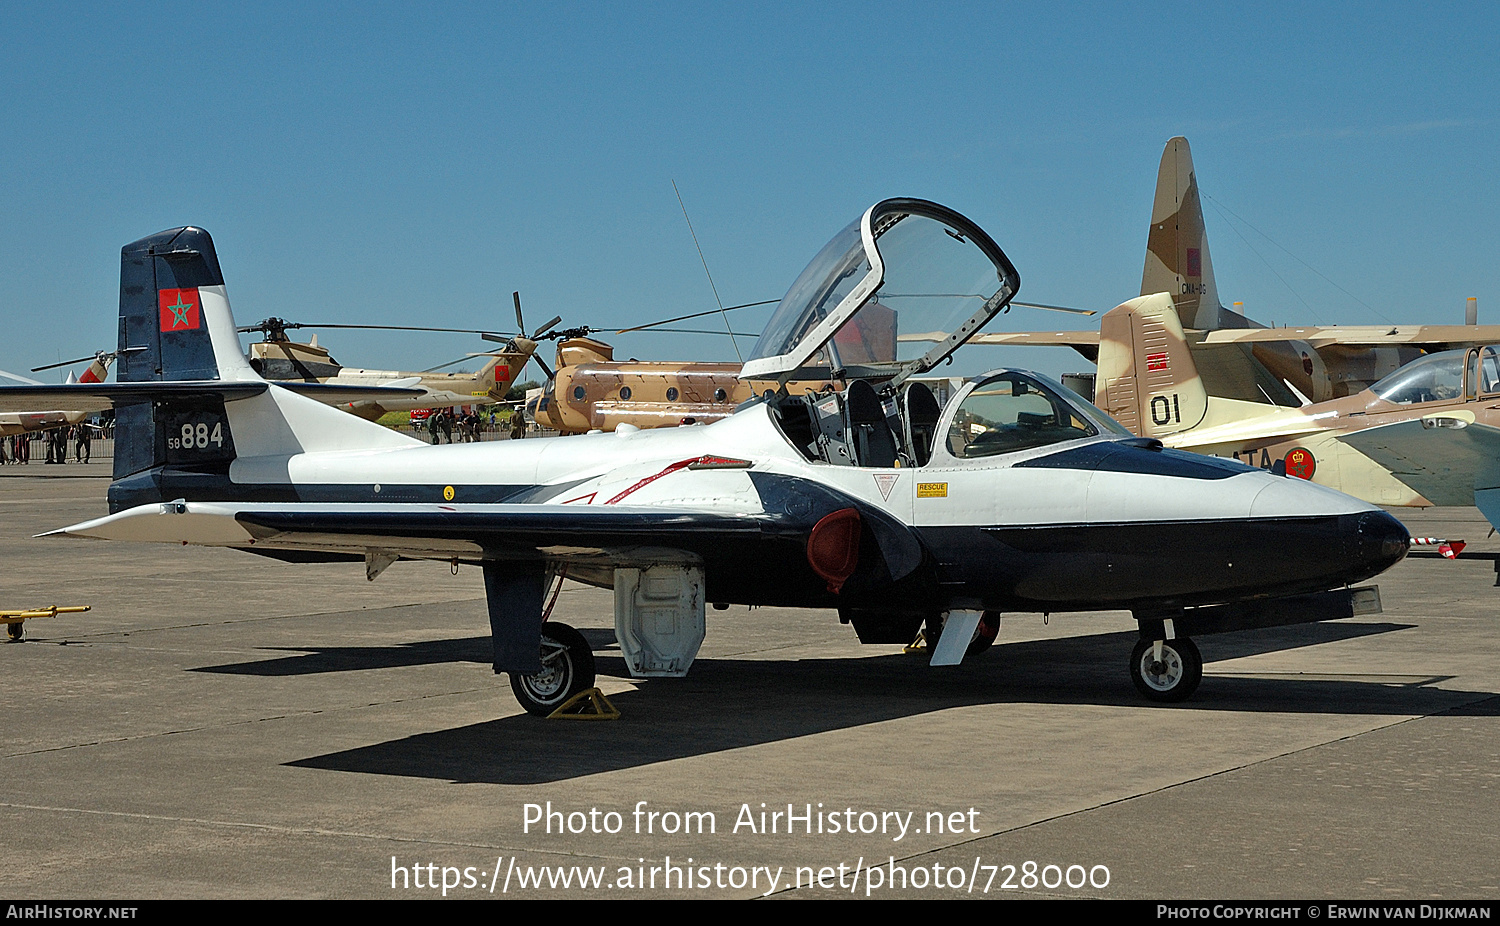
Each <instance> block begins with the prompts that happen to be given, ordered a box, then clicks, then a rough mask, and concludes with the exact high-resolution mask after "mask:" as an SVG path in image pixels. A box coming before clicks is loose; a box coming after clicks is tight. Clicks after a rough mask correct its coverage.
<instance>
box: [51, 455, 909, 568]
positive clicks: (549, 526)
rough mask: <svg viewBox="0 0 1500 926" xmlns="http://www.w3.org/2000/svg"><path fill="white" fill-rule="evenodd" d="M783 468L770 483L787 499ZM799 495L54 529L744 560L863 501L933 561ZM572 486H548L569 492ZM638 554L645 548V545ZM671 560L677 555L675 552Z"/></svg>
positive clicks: (884, 554) (423, 550)
mask: <svg viewBox="0 0 1500 926" xmlns="http://www.w3.org/2000/svg"><path fill="white" fill-rule="evenodd" d="M779 485H780V480H779V479H778V477H772V476H768V477H766V482H765V484H764V485H762V487H761V488H762V491H763V492H765V493H766V497H767V498H771V499H773V500H774V499H777V498H779V497H780V496H779V495H778V494H777V493H778V492H782V491H784V488H779V487H778V486H779ZM799 486H800V488H801V489H802V494H801V495H800V496H799V498H798V501H797V502H796V503H794V504H791V505H784V504H780V503H773V505H771V506H765V507H762V506H761V505H753V506H747V505H744V504H725V505H722V506H716V505H714V504H712V503H708V504H702V505H698V506H695V507H662V506H656V505H652V506H629V505H609V504H563V503H557V502H553V501H544V502H524V501H522V502H501V503H496V504H478V505H475V504H465V505H444V504H425V505H414V504H409V503H405V504H388V503H387V504H381V503H342V504H333V503H298V502H274V503H254V502H243V503H229V502H188V501H175V502H166V503H161V504H146V505H140V506H138V507H135V508H130V509H127V510H125V511H121V512H117V513H115V514H112V515H107V516H105V517H102V518H95V519H93V520H91V521H85V522H83V523H80V524H74V525H71V526H69V527H64V528H61V529H59V530H55V531H50V532H48V533H47V534H43V535H42V536H66V537H79V538H87V539H98V540H133V541H147V542H164V543H193V544H202V545H210V546H228V547H237V548H239V549H243V550H248V551H250V552H255V553H264V554H266V555H269V556H278V555H281V556H282V558H290V559H299V560H310V561H316V560H326V559H350V558H362V557H365V556H368V555H395V556H402V557H406V558H411V559H450V558H456V559H461V560H465V561H476V560H481V559H527V558H533V557H535V556H537V554H541V555H543V556H545V557H547V558H549V559H554V560H564V561H578V562H595V563H600V562H607V561H608V560H609V559H610V558H611V557H613V556H615V555H616V554H624V553H627V552H630V551H634V552H636V553H638V552H639V551H640V550H642V549H643V548H651V549H653V550H657V551H661V552H663V553H665V554H666V555H668V556H669V558H670V556H673V555H677V556H681V555H683V554H686V555H687V556H690V557H697V558H700V559H701V560H702V561H704V562H705V563H709V564H718V566H720V567H723V568H728V569H732V567H733V566H734V565H735V563H737V562H743V561H745V560H746V559H747V558H757V557H759V558H764V557H765V556H767V555H768V554H772V553H775V552H777V551H780V553H781V554H784V555H786V556H789V557H803V556H805V554H806V547H807V543H808V538H809V536H810V535H811V534H812V533H813V531H814V527H815V525H817V524H818V523H819V522H820V521H821V519H822V518H823V517H825V516H826V515H829V514H831V513H833V512H837V511H839V510H841V509H847V508H854V509H855V510H856V511H858V512H859V515H860V517H859V518H858V519H857V523H859V522H862V523H863V528H862V529H863V530H865V531H867V532H868V535H869V536H870V538H871V540H872V541H873V544H874V546H875V547H876V548H878V550H879V553H878V556H877V557H876V558H875V561H876V562H878V563H880V564H881V565H880V566H878V567H872V568H876V570H877V571H878V572H881V573H882V574H883V576H884V580H885V581H895V580H897V579H900V578H902V577H904V576H906V575H909V574H910V573H911V572H912V571H914V570H915V569H916V568H917V567H918V566H919V565H920V564H921V562H922V558H923V547H922V545H921V543H920V542H919V541H918V540H917V539H916V537H915V535H913V534H912V532H911V531H910V529H909V528H907V527H906V526H905V525H903V524H901V523H900V522H899V521H897V520H895V519H893V518H891V517H890V516H889V515H888V514H886V513H884V512H883V511H882V510H880V509H878V508H872V507H870V506H867V505H863V504H861V503H859V502H857V501H855V500H853V499H851V498H849V497H848V496H844V495H842V494H841V493H837V492H834V491H832V490H829V489H826V488H823V487H819V486H816V485H815V484H811V483H799ZM561 488H562V487H547V488H546V489H545V490H544V491H546V492H547V493H548V494H549V495H563V494H566V493H565V492H562V491H560V490H561ZM637 558H638V557H637ZM664 561H670V559H668V560H664Z"/></svg>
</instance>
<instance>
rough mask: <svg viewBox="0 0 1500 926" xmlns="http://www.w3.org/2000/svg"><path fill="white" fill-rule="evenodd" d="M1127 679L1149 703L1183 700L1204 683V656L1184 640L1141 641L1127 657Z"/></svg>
mask: <svg viewBox="0 0 1500 926" xmlns="http://www.w3.org/2000/svg"><path fill="white" fill-rule="evenodd" d="M1130 680H1131V681H1132V682H1135V687H1136V690H1137V691H1139V692H1140V693H1141V694H1142V695H1145V696H1146V698H1147V699H1148V700H1151V701H1163V702H1171V701H1182V700H1184V699H1186V698H1188V697H1190V696H1191V695H1192V693H1193V692H1194V691H1197V690H1198V683H1199V682H1201V681H1203V656H1202V655H1201V654H1200V653H1199V652H1198V647H1197V645H1196V644H1195V643H1193V641H1192V640H1189V639H1188V638H1187V637H1178V638H1177V639H1175V640H1145V639H1143V640H1141V641H1140V642H1138V643H1136V645H1135V649H1134V650H1133V651H1132V652H1131V654H1130Z"/></svg>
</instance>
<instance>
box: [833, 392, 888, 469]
mask: <svg viewBox="0 0 1500 926" xmlns="http://www.w3.org/2000/svg"><path fill="white" fill-rule="evenodd" d="M844 415H845V419H846V420H847V421H848V434H849V441H850V443H851V444H852V445H853V448H852V449H853V451H854V464H855V465H856V466H884V467H889V466H895V465H896V438H895V436H894V435H893V434H891V427H890V425H889V424H887V423H886V420H885V409H884V408H883V407H882V406H881V402H880V396H878V395H876V393H875V387H873V386H871V385H870V384H869V383H867V382H865V381H864V380H862V379H857V380H855V381H854V382H852V383H850V384H849V387H848V388H847V389H846V390H845V391H844Z"/></svg>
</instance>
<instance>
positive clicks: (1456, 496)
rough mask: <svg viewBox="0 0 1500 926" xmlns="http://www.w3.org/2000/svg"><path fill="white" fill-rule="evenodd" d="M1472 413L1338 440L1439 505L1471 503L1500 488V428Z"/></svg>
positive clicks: (1435, 416) (1382, 428) (1437, 416)
mask: <svg viewBox="0 0 1500 926" xmlns="http://www.w3.org/2000/svg"><path fill="white" fill-rule="evenodd" d="M1473 418H1474V416H1473V414H1472V413H1468V412H1447V413H1438V414H1433V415H1427V416H1425V417H1422V418H1418V419H1414V420H1411V421H1401V422H1397V423H1396V424H1387V425H1382V426H1380V427H1376V428H1367V429H1365V430H1363V431H1355V432H1353V433H1350V434H1345V435H1341V436H1340V437H1339V439H1340V440H1342V441H1343V442H1344V443H1346V444H1348V445H1349V446H1351V447H1353V448H1354V449H1356V450H1358V451H1359V452H1360V453H1363V454H1364V455H1365V456H1367V457H1369V458H1370V459H1372V460H1374V461H1375V462H1377V463H1379V464H1380V465H1381V466H1384V467H1385V468H1386V469H1388V470H1390V471H1391V474H1392V475H1393V476H1395V477H1396V478H1397V479H1400V480H1401V481H1402V482H1404V483H1406V484H1407V485H1409V486H1411V487H1412V489H1414V490H1415V491H1417V492H1420V493H1421V494H1422V495H1425V496H1426V497H1427V498H1428V499H1429V500H1430V501H1431V502H1432V503H1433V504H1435V505H1473V504H1475V492H1476V490H1478V491H1483V490H1485V489H1493V488H1496V487H1500V428H1493V427H1490V426H1489V425H1484V424H1477V423H1475V422H1474V420H1473Z"/></svg>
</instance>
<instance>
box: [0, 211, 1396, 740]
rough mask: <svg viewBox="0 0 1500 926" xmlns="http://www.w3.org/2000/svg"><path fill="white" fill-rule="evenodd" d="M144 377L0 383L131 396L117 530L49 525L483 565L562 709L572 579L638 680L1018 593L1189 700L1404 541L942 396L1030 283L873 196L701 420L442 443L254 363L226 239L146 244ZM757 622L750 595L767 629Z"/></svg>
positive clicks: (991, 406) (1033, 410)
mask: <svg viewBox="0 0 1500 926" xmlns="http://www.w3.org/2000/svg"><path fill="white" fill-rule="evenodd" d="M121 259H122V280H121V288H120V293H121V295H120V348H121V353H120V356H121V363H120V373H119V379H120V382H119V383H117V384H109V385H102V386H101V385H90V386H82V385H80V386H51V387H17V388H14V389H9V390H0V405H7V404H14V403H17V402H30V403H32V404H34V403H35V402H36V401H37V400H38V395H37V390H38V389H41V390H43V391H45V392H46V393H47V394H48V396H50V397H51V398H49V399H48V401H56V402H58V403H61V402H62V401H63V396H64V395H68V396H74V397H89V398H91V399H92V400H95V401H102V400H108V401H110V402H113V404H114V405H115V406H116V409H117V413H116V414H117V419H116V420H117V422H118V424H117V428H116V434H117V441H118V443H117V446H116V451H115V464H114V465H115V470H114V481H113V483H112V484H111V486H110V489H109V507H110V511H111V512H112V513H111V514H109V515H108V516H106V517H102V518H98V519H96V520H92V521H88V522H85V523H82V524H75V525H73V526H72V527H66V528H63V529H61V530H58V531H54V532H52V533H53V534H54V535H66V536H71V537H90V538H101V539H106V540H136V541H155V542H160V543H172V544H182V543H191V544H201V545H207V546H222V547H230V548H233V549H237V550H244V551H248V552H252V553H258V554H263V555H266V556H271V557H278V558H282V559H286V560H292V561H297V562H306V561H310V560H326V561H337V560H362V561H363V562H364V563H365V567H366V570H367V575H368V576H369V577H371V578H374V577H375V576H377V575H378V574H379V573H380V572H381V571H382V570H384V569H385V568H386V567H387V566H389V565H390V564H391V563H392V562H395V561H396V560H398V559H437V560H443V561H452V562H456V563H471V564H475V565H478V566H480V567H482V568H483V570H484V579H485V588H486V591H487V594H488V604H489V615H490V626H491V630H492V634H493V638H494V654H495V655H494V667H495V671H497V672H507V673H509V674H510V676H511V683H512V687H513V689H514V690H515V692H516V695H517V697H518V699H519V700H520V702H521V703H522V705H523V706H524V707H525V708H526V709H527V710H529V711H531V712H533V713H539V714H541V713H548V712H551V711H552V710H553V709H554V708H556V707H557V706H559V705H560V704H562V703H563V702H564V701H565V700H566V699H568V698H569V697H570V696H572V695H573V694H574V693H575V692H578V691H581V690H583V689H585V688H587V687H590V686H591V685H592V684H593V676H594V668H593V655H592V653H591V652H590V650H589V646H588V644H587V643H586V642H585V641H584V640H583V638H582V636H581V635H580V634H579V633H578V632H577V631H575V630H572V629H571V628H568V627H566V626H563V625H560V624H558V623H556V622H553V621H544V608H543V598H544V593H545V591H546V587H547V584H548V582H549V580H550V578H551V577H553V576H556V575H558V574H561V573H563V572H565V573H566V575H567V577H568V578H571V579H575V580H579V581H582V582H587V583H591V584H594V585H598V586H603V587H612V588H613V589H614V593H615V628H616V635H617V637H618V639H619V642H620V646H621V649H622V651H623V653H624V655H625V660H626V663H627V665H628V666H629V668H630V671H631V672H632V674H634V675H636V676H670V675H681V674H683V673H685V672H686V671H687V670H688V667H689V665H690V664H691V663H692V661H693V658H694V657H695V656H696V654H697V651H698V646H699V644H700V643H701V641H702V638H703V632H704V604H705V602H713V603H715V604H728V603H737V604H749V605H775V606H788V607H807V608H829V609H837V611H838V614H839V617H840V619H841V620H843V621H845V622H848V623H850V624H852V625H853V626H854V629H855V631H856V632H857V633H858V634H859V638H860V639H861V640H862V641H864V642H878V643H906V642H909V641H911V640H912V639H913V638H914V637H915V636H916V634H917V632H918V631H919V630H920V629H922V628H923V627H924V626H925V627H926V629H927V638H928V640H929V642H930V643H931V644H932V645H931V651H932V662H933V663H934V664H938V665H944V664H949V665H951V664H955V663H957V662H959V661H960V660H961V659H962V658H963V657H964V655H965V653H966V652H969V651H971V650H973V649H977V648H981V647H982V646H983V645H985V644H987V643H988V641H989V640H990V639H992V638H993V635H994V633H995V629H996V627H997V626H998V616H999V614H1000V613H1001V612H1004V611H1032V612H1037V611H1040V612H1051V611H1086V610H1106V609H1109V610H1113V609H1128V610H1130V611H1132V612H1134V615H1135V617H1136V618H1137V619H1138V621H1139V623H1140V628H1141V639H1140V642H1139V643H1138V645H1137V646H1136V647H1135V651H1134V653H1133V654H1132V655H1131V657H1130V664H1129V665H1130V672H1131V675H1132V678H1133V679H1134V681H1135V684H1136V686H1137V687H1138V688H1139V689H1140V690H1141V692H1142V693H1143V694H1144V695H1145V696H1147V697H1148V698H1152V699H1156V700H1177V699H1180V698H1185V697H1187V696H1188V695H1189V694H1191V693H1192V691H1193V689H1194V688H1195V687H1196V686H1197V684H1198V682H1199V680H1200V678H1201V675H1202V660H1201V657H1200V656H1199V654H1198V650H1197V648H1196V647H1195V646H1194V645H1193V643H1192V641H1191V640H1190V637H1191V636H1193V635H1196V634H1203V633H1216V632H1222V631H1226V630H1238V629H1244V628H1248V627H1262V626H1271V625H1275V624H1288V623H1297V622H1303V621H1312V620H1323V619H1330V618H1338V617H1347V616H1350V615H1352V614H1355V613H1368V612H1370V611H1372V610H1378V609H1379V604H1378V602H1379V597H1378V593H1377V592H1376V590H1375V589H1369V588H1367V589H1354V588H1349V587H1347V586H1349V585H1350V584H1351V583H1355V582H1359V581H1361V580H1364V579H1366V578H1368V577H1370V576H1373V575H1375V574H1377V573H1379V572H1381V571H1382V570H1384V569H1386V568H1387V567H1389V566H1391V565H1392V564H1394V563H1396V562H1397V561H1398V560H1400V559H1401V558H1402V557H1403V556H1404V555H1405V554H1406V551H1407V542H1408V537H1407V533H1406V531H1405V529H1404V528H1403V527H1402V526H1401V524H1400V523H1399V522H1398V521H1396V520H1395V519H1394V518H1392V517H1390V516H1389V515H1387V514H1385V513H1384V512H1382V511H1380V510H1379V509H1377V508H1375V507H1373V506H1371V505H1368V504H1365V503H1363V502H1360V501H1357V500H1355V499H1352V498H1350V497H1348V496H1346V495H1342V494H1339V493H1337V492H1334V491H1331V490H1329V489H1326V488H1324V487H1322V486H1318V485H1313V484H1310V483H1308V482H1306V481H1304V480H1301V479H1289V478H1285V477H1282V476H1276V475H1272V474H1270V473H1266V472H1262V471H1260V470H1258V469H1254V468H1252V467H1249V466H1244V465H1241V464H1238V463H1234V462H1230V461H1224V460H1216V459H1212V458H1208V457H1201V456H1197V455H1193V454H1189V453H1184V452H1181V451H1174V450H1169V449H1163V447H1162V446H1161V444H1160V443H1159V442H1157V441H1154V440H1150V439H1141V438H1135V437H1132V436H1131V435H1130V434H1129V433H1127V432H1126V431H1125V430H1124V429H1123V428H1121V427H1120V426H1119V425H1118V424H1116V423H1115V422H1114V421H1113V420H1111V419H1110V418H1109V417H1108V416H1107V415H1105V414H1103V413H1102V412H1100V411H1099V410H1098V409H1097V408H1095V407H1094V406H1093V405H1091V404H1090V403H1089V402H1087V401H1086V400H1084V399H1082V398H1080V397H1079V396H1077V395H1075V394H1073V393H1072V392H1070V391H1069V390H1067V389H1065V388H1064V387H1062V386H1061V385H1059V384H1057V383H1055V382H1052V381H1051V380H1049V379H1046V378H1044V377H1041V376H1036V375H1033V374H1031V373H1026V372H1021V371H1017V370H1003V371H998V372H994V373H990V374H987V375H985V376H981V377H976V378H975V379H973V380H971V381H970V382H969V383H968V384H966V385H965V387H964V388H963V389H961V390H960V391H959V392H958V393H956V394H955V395H954V396H953V398H952V400H951V401H950V402H949V403H948V405H947V407H946V408H940V407H939V406H938V403H937V402H936V401H935V400H934V398H933V396H932V393H931V392H930V391H929V390H928V389H927V388H926V387H925V386H923V385H922V384H921V383H920V382H919V381H917V380H915V379H913V377H914V376H916V375H917V374H920V373H922V372H924V371H926V370H929V369H931V368H932V367H934V366H935V365H937V364H938V363H940V362H942V361H943V360H944V359H946V358H947V357H949V356H950V355H951V354H952V353H953V351H954V350H956V349H957V348H958V347H959V346H960V345H962V344H963V343H964V342H965V341H966V340H967V339H968V338H969V337H970V336H971V335H973V334H974V333H975V332H976V331H978V330H980V328H981V327H983V326H984V324H985V323H986V322H988V321H989V320H990V319H992V318H993V317H994V316H995V315H997V314H998V313H1000V312H1002V311H1004V310H1005V309H1006V307H1007V304H1008V303H1009V301H1010V300H1011V298H1012V297H1013V296H1014V295H1015V294H1016V291H1017V288H1018V286H1019V283H1020V278H1019V275H1018V274H1017V273H1016V270H1015V268H1014V267H1013V266H1012V264H1011V262H1010V260H1009V259H1008V258H1007V257H1006V256H1005V254H1004V253H1003V252H1002V251H1001V250H1000V248H999V247H998V246H997V245H996V244H995V243H994V242H993V241H992V240H991V239H990V237H989V236H988V235H986V234H985V233H984V231H982V230H981V229H980V228H979V227H978V226H976V225H975V224H974V223H972V222H970V221H969V220H968V219H966V218H964V217H963V216H961V215H959V214H958V213H956V212H953V211H952V210H950V209H947V208H945V207H942V206H939V205H936V204H934V203H929V202H924V201H921V200H914V199H891V200H886V201H884V202H881V203H878V204H876V205H875V206H873V207H871V208H870V209H869V210H868V211H866V212H865V213H864V215H863V216H862V217H860V218H859V219H858V220H856V221H855V222H853V223H852V224H850V225H849V226H848V227H847V228H845V229H844V230H843V231H841V232H840V233H839V234H838V235H837V236H836V237H835V238H834V239H833V240H832V241H831V242H830V243H829V244H828V245H827V246H826V247H825V248H824V249H823V250H822V251H821V252H820V253H819V254H818V256H817V257H816V258H815V259H814V260H813V262H812V264H811V265H809V266H808V268H807V269H806V270H805V271H804V272H803V273H802V275H801V276H800V277H799V278H798V279H797V281H796V282H795V283H794V284H793V285H792V288H791V290H790V291H789V292H788V293H787V295H786V297H785V298H784V299H783V300H782V302H781V304H780V306H779V307H778V308H777V310H776V312H775V314H774V316H773V317H772V319H771V321H770V322H769V324H768V325H767V327H766V330H765V332H764V334H763V335H762V336H761V338H760V341H759V342H758V344H757V346H756V349H755V352H754V355H753V357H752V358H751V359H750V360H749V361H748V362H747V363H746V364H745V367H744V372H743V374H742V375H743V376H744V377H746V378H750V379H754V380H756V381H758V382H760V381H770V382H772V383H787V382H791V381H794V380H804V381H805V380H809V379H822V380H828V381H830V382H831V383H838V384H841V387H842V388H840V389H838V390H834V389H832V388H830V389H829V390H828V391H826V392H824V393H820V394H814V395H793V394H791V393H790V392H789V391H786V390H782V391H776V390H772V389H768V390H766V394H765V395H763V396H762V397H760V398H758V399H755V400H753V401H751V402H749V403H747V404H745V405H744V406H743V407H741V408H740V409H739V411H738V412H736V413H735V414H734V415H732V416H730V417H728V418H725V419H724V420H722V421H719V422H716V423H714V424H711V425H707V426H689V427H679V428H666V429H659V430H638V429H634V428H629V427H622V428H620V429H618V430H617V431H615V432H614V433H608V434H589V435H581V436H574V437H561V438H554V439H547V440H527V441H501V442H494V443H484V444H458V445H444V446H428V445H426V444H424V443H422V442H420V441H417V440H415V439H413V438H409V437H406V436H403V435H401V434H398V433H396V432H394V431H391V430H388V429H386V428H383V427H381V426H379V425H376V424H372V423H370V422H367V421H362V420H360V419H357V418H355V417H353V416H350V415H346V414H344V413H343V412H340V411H338V410H336V409H334V408H331V407H329V406H328V405H325V404H323V403H321V402H318V401H315V400H313V399H311V398H308V397H306V396H305V395H301V394H298V393H295V392H292V391H288V390H287V389H285V388H282V387H281V386H277V385H274V384H270V383H267V382H266V381H264V380H262V379H261V378H260V377H259V376H258V375H256V373H255V372H254V371H253V370H251V369H250V367H249V365H248V364H247V363H246V361H245V357H244V354H243V353H242V351H241V350H240V345H239V342H238V339H237V336H236V334H235V329H234V321H233V319H232V318H231V316H230V311H229V301H228V299H227V298H226V296H225V290H224V285H223V277H222V276H221V274H220V271H219V264H218V260H217V258H216V257H215V255H214V250H213V243H212V241H211V240H210V238H209V236H208V234H207V233H206V232H205V231H203V230H202V229H198V228H191V227H189V228H178V229H173V230H171V231H166V232H162V233H160V234H157V235H153V236H151V237H149V238H143V239H142V240H140V241H137V242H135V243H133V244H130V245H127V246H126V247H125V248H124V250H123V253H122V255H121ZM738 619H747V620H754V619H755V616H754V615H753V614H752V615H751V616H749V617H746V618H738Z"/></svg>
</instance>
